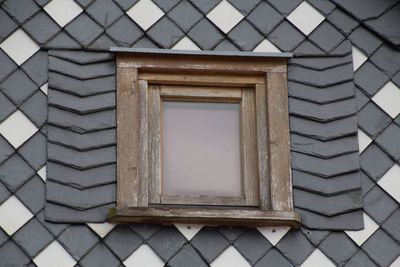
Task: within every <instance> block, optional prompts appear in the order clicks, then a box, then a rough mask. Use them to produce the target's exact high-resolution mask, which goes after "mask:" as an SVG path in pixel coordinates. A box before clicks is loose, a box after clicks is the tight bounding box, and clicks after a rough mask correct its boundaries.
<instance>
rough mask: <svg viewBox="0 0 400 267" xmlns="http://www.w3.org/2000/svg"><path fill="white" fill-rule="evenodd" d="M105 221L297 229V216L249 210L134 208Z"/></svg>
mask: <svg viewBox="0 0 400 267" xmlns="http://www.w3.org/2000/svg"><path fill="white" fill-rule="evenodd" d="M108 221H109V222H111V223H160V224H172V223H194V224H206V225H229V226H245V227H261V226H290V227H293V228H299V227H300V225H301V218H300V215H299V214H298V213H296V212H285V211H262V210H256V209H254V210H250V209H237V208H235V209H218V208H209V209H208V208H207V209H205V208H204V207H202V208H192V207H190V208H189V207H186V208H182V207H180V208H175V207H161V208H160V207H144V208H139V207H134V208H120V207H117V208H112V209H110V212H109V217H108Z"/></svg>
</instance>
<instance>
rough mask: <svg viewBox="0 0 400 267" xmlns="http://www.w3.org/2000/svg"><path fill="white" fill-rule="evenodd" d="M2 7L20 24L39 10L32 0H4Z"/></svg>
mask: <svg viewBox="0 0 400 267" xmlns="http://www.w3.org/2000/svg"><path fill="white" fill-rule="evenodd" d="M2 8H3V9H4V10H5V11H6V12H7V13H8V14H9V15H10V16H11V17H13V18H15V19H16V20H17V21H18V22H19V23H21V24H22V23H24V22H25V21H26V20H27V19H28V18H30V17H31V16H32V15H33V14H35V13H36V12H38V11H39V10H40V8H39V6H38V5H37V4H36V3H35V2H34V1H33V0H6V1H3V4H2Z"/></svg>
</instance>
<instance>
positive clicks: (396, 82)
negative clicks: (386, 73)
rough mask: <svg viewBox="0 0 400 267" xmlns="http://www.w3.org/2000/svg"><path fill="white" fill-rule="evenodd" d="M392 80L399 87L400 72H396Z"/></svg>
mask: <svg viewBox="0 0 400 267" xmlns="http://www.w3.org/2000/svg"><path fill="white" fill-rule="evenodd" d="M392 82H393V83H395V84H396V85H397V86H398V87H400V72H398V73H397V74H396V75H395V76H394V77H393V78H392Z"/></svg>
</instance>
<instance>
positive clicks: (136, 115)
mask: <svg viewBox="0 0 400 267" xmlns="http://www.w3.org/2000/svg"><path fill="white" fill-rule="evenodd" d="M116 52H119V53H117V55H116V66H117V206H116V207H115V208H112V209H111V210H110V213H109V221H110V222H114V223H201V224H207V225H240V226H272V225H288V226H292V227H298V226H299V225H300V216H299V215H298V214H297V213H296V212H294V208H293V197H292V181H291V164H290V162H291V161H290V143H289V119H288V92H287V67H286V65H287V58H286V57H284V56H281V55H272V56H271V55H269V54H265V53H262V54H257V53H255V54H250V53H238V54H219V53H214V52H211V53H210V52H208V53H207V52H204V53H199V52H197V53H186V52H176V51H173V50H139V49H136V50H129V51H128V50H124V51H120V50H119V51H116ZM286 56H287V55H286ZM177 86H179V88H177ZM185 86H190V87H191V88H192V89H189V88H184V87H185ZM194 87H195V88H194ZM163 99H164V100H166V101H168V100H173V101H196V102H199V101H205V102H225V103H238V102H241V111H240V114H241V121H240V123H241V127H242V128H241V133H242V134H241V135H242V142H241V151H242V152H241V156H242V160H241V161H242V166H241V168H242V177H243V179H244V187H243V188H244V196H245V197H244V198H240V199H238V198H236V199H235V198H233V197H199V196H193V197H182V196H163V195H162V194H161V186H160V181H161V152H160V144H161V121H160V112H161V101H162V100H163ZM244 117H246V119H244ZM201 204H202V205H201Z"/></svg>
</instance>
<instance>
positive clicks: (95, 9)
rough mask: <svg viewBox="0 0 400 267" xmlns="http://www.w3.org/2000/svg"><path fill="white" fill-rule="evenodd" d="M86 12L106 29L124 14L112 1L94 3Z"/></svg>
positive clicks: (99, 0) (98, 0) (100, 0)
mask: <svg viewBox="0 0 400 267" xmlns="http://www.w3.org/2000/svg"><path fill="white" fill-rule="evenodd" d="M86 12H87V13H88V14H89V16H91V17H92V18H93V19H94V20H95V21H96V22H97V23H99V24H100V25H102V26H103V27H105V28H106V27H108V26H110V25H111V24H112V23H113V22H114V21H116V20H117V19H118V18H119V17H120V16H122V14H123V12H122V11H121V9H120V8H119V7H118V6H117V5H116V4H115V3H114V2H113V1H112V0H97V1H94V2H93V3H92V4H91V5H90V6H89V7H87V8H86Z"/></svg>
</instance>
